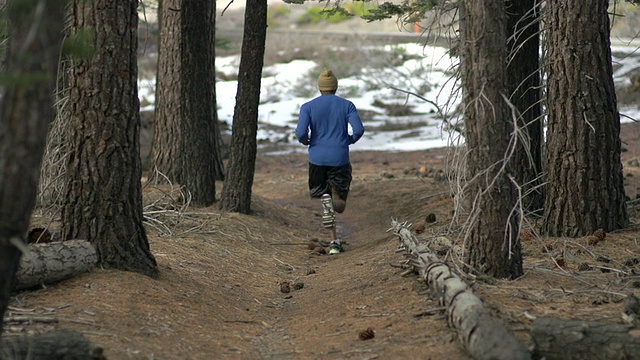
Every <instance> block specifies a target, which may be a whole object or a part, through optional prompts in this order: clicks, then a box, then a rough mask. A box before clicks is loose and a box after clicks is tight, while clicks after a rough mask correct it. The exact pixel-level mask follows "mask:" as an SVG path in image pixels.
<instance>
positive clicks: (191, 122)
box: [151, 0, 223, 206]
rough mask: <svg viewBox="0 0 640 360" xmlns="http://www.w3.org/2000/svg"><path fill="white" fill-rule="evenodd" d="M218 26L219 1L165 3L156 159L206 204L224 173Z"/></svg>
mask: <svg viewBox="0 0 640 360" xmlns="http://www.w3.org/2000/svg"><path fill="white" fill-rule="evenodd" d="M214 28H215V1H211V0H163V1H162V3H161V10H160V46H159V56H158V69H157V88H156V112H155V127H154V138H153V147H152V150H151V151H152V157H153V163H154V166H155V168H156V169H157V170H158V171H160V172H161V173H163V174H164V175H165V176H167V177H168V178H169V180H171V181H176V182H178V183H179V184H181V185H183V186H184V187H185V188H186V190H187V191H189V192H190V193H191V196H192V201H193V203H194V204H196V205H202V206H208V205H211V204H212V203H213V202H215V200H216V190H215V180H216V176H217V177H218V178H222V177H223V170H222V160H221V159H222V158H221V156H220V146H219V144H216V141H217V140H219V138H220V136H219V135H218V134H217V132H218V127H217V119H216V116H215V114H216V112H215V101H214V86H215V71H214V47H215V32H214Z"/></svg>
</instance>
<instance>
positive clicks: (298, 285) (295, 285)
mask: <svg viewBox="0 0 640 360" xmlns="http://www.w3.org/2000/svg"><path fill="white" fill-rule="evenodd" d="M291 287H292V288H293V290H300V289H302V288H303V287H304V283H303V282H302V281H296V282H294V283H293V285H291Z"/></svg>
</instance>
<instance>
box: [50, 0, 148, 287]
mask: <svg viewBox="0 0 640 360" xmlns="http://www.w3.org/2000/svg"><path fill="white" fill-rule="evenodd" d="M137 6H138V1H137V0H128V1H113V0H93V1H89V2H87V1H83V0H76V1H75V2H74V4H73V8H72V12H73V29H72V31H73V34H76V35H77V34H83V33H87V32H88V33H90V34H92V35H91V37H90V42H89V44H87V45H89V46H91V47H92V49H93V56H91V57H90V58H88V59H81V58H77V57H76V58H74V59H73V63H72V67H71V71H70V76H69V83H70V90H69V104H70V108H69V113H70V118H69V121H68V128H67V130H68V133H67V140H68V145H69V156H68V161H67V166H66V168H67V177H66V180H67V186H66V191H67V192H66V196H65V202H64V203H65V205H64V207H63V209H62V232H61V233H62V236H61V238H62V239H66V240H69V239H87V240H88V241H90V242H91V243H92V244H93V245H94V246H95V248H96V251H97V253H98V263H99V264H100V265H101V266H103V267H106V268H118V269H122V270H130V271H135V272H139V273H142V274H145V275H149V276H151V277H156V276H157V271H158V270H157V266H156V261H155V259H154V257H153V255H152V254H151V252H150V250H149V242H148V240H147V234H146V232H145V229H144V227H143V223H142V186H141V183H140V178H141V173H142V171H141V163H140V144H139V136H140V112H139V108H140V104H139V102H138V88H137V70H138V68H137V49H138V38H137V24H138V14H137V12H136V11H137Z"/></svg>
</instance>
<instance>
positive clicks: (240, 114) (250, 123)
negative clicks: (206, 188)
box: [220, 0, 267, 214]
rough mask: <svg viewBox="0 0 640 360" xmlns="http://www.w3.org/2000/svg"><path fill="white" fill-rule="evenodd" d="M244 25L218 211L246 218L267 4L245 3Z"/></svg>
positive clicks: (256, 0)
mask: <svg viewBox="0 0 640 360" xmlns="http://www.w3.org/2000/svg"><path fill="white" fill-rule="evenodd" d="M244 23H245V27H244V35H243V40H242V50H241V60H240V68H239V70H238V93H237V95H236V106H235V109H234V115H233V126H232V129H231V133H232V135H231V153H230V157H229V163H228V174H227V178H226V181H225V183H224V188H223V189H222V199H221V201H220V208H221V209H222V210H226V211H232V212H240V213H244V214H248V213H249V212H250V211H251V187H252V186H253V176H254V173H255V167H256V153H257V144H256V136H257V132H258V105H259V103H260V83H261V80H262V66H263V63H264V49H265V41H266V38H267V2H266V0H248V1H247V4H246V7H245V17H244Z"/></svg>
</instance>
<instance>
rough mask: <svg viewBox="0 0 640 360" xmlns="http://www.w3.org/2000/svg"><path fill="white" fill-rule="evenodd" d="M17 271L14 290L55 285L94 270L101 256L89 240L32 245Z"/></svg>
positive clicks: (23, 256) (29, 246)
mask: <svg viewBox="0 0 640 360" xmlns="http://www.w3.org/2000/svg"><path fill="white" fill-rule="evenodd" d="M27 249H28V250H29V251H28V252H26V253H24V254H22V257H21V258H20V264H19V265H18V271H17V272H16V281H15V285H14V290H15V291H20V290H27V289H31V288H35V287H38V286H42V285H44V284H52V283H55V282H58V281H61V280H64V279H67V278H70V277H73V276H75V275H78V274H80V273H83V272H87V271H89V270H91V269H92V268H93V267H94V266H95V265H96V263H97V262H98V255H97V253H96V250H95V248H94V247H93V245H91V243H89V242H88V241H86V240H68V241H59V242H50V243H45V244H29V245H28V246H27Z"/></svg>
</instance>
